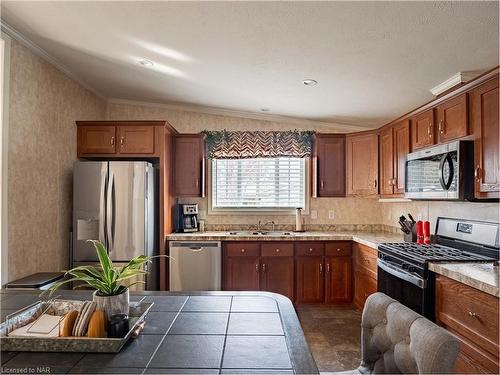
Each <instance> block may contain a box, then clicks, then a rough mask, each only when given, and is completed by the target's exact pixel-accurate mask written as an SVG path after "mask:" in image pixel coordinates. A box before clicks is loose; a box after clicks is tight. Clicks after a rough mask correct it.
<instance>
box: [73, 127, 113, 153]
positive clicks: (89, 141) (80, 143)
mask: <svg viewBox="0 0 500 375" xmlns="http://www.w3.org/2000/svg"><path fill="white" fill-rule="evenodd" d="M77 148H78V150H77V153H78V155H79V156H80V155H91V154H114V153H115V152H116V126H109V125H108V126H106V125H104V126H100V125H88V126H79V127H78V134H77Z"/></svg>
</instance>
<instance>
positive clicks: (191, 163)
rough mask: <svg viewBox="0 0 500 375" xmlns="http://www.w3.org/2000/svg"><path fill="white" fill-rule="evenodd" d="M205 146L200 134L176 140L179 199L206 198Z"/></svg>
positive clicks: (175, 178) (175, 188)
mask: <svg viewBox="0 0 500 375" xmlns="http://www.w3.org/2000/svg"><path fill="white" fill-rule="evenodd" d="M204 165H205V160H204V146H203V138H202V137H201V136H200V135H198V134H189V135H177V136H176V137H175V139H174V174H173V181H174V191H175V195H176V196H178V197H200V196H204V190H205V186H204V174H205V170H204Z"/></svg>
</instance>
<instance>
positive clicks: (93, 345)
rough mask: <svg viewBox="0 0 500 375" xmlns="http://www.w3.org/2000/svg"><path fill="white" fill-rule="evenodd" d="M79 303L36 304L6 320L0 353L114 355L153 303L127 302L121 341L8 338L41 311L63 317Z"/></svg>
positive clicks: (1, 330) (1, 327)
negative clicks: (128, 306) (124, 333)
mask: <svg viewBox="0 0 500 375" xmlns="http://www.w3.org/2000/svg"><path fill="white" fill-rule="evenodd" d="M82 304H83V301H72V300H71V301H70V300H52V301H38V302H35V303H34V304H32V305H29V306H27V307H25V308H24V309H22V310H19V311H17V312H15V313H14V314H11V315H9V316H8V317H7V319H6V321H5V322H3V323H2V324H0V343H1V350H2V351H16V352H18V351H23V352H83V353H118V352H119V351H120V350H121V348H122V347H123V345H125V343H126V342H127V341H128V340H129V339H130V338H131V337H132V335H133V333H134V331H135V330H136V329H137V328H138V325H139V324H140V323H142V322H143V321H144V320H145V318H146V315H147V313H148V311H149V309H151V306H153V302H142V301H140V302H136V303H134V302H131V303H130V311H129V326H130V330H129V331H128V332H127V334H126V335H125V337H123V338H89V337H54V338H45V337H9V336H8V333H9V332H11V331H13V330H14V329H16V328H18V327H21V326H23V325H26V324H28V323H29V322H32V321H34V320H35V319H36V318H37V317H38V316H40V315H41V314H43V313H44V312H45V311H50V309H52V312H55V315H63V314H64V313H65V312H67V311H70V310H72V309H74V308H75V307H77V308H79V307H81V305H82Z"/></svg>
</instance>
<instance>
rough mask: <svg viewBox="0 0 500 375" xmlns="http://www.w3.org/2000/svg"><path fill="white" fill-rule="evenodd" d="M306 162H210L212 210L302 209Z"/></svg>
mask: <svg viewBox="0 0 500 375" xmlns="http://www.w3.org/2000/svg"><path fill="white" fill-rule="evenodd" d="M305 160H306V159H304V158H293V157H277V158H258V159H213V160H212V207H213V208H268V209H269V208H271V209H280V208H297V207H304V203H305V184H306V183H305Z"/></svg>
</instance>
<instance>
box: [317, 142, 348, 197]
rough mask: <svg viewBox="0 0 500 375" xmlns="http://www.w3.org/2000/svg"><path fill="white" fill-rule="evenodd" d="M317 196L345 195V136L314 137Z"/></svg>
mask: <svg viewBox="0 0 500 375" xmlns="http://www.w3.org/2000/svg"><path fill="white" fill-rule="evenodd" d="M316 158H317V163H318V165H317V173H318V176H317V184H318V196H319V197H344V196H345V136H343V135H318V136H317V137H316Z"/></svg>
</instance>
